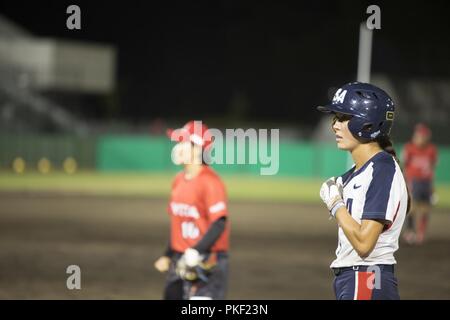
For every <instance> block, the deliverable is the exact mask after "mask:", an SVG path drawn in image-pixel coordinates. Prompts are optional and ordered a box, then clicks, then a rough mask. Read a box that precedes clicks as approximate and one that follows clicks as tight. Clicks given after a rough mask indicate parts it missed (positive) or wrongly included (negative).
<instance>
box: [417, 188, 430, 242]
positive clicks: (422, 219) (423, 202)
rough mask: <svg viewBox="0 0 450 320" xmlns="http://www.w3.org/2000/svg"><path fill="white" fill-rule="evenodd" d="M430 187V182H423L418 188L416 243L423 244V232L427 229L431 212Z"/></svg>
mask: <svg viewBox="0 0 450 320" xmlns="http://www.w3.org/2000/svg"><path fill="white" fill-rule="evenodd" d="M431 198H432V187H431V182H429V181H423V182H421V187H420V197H419V199H418V200H419V201H420V203H419V208H420V209H419V215H418V217H417V243H419V244H421V243H423V241H424V239H425V232H426V230H427V227H428V221H429V217H430V212H431Z"/></svg>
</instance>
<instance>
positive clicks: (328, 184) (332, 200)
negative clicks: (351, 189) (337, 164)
mask: <svg viewBox="0 0 450 320" xmlns="http://www.w3.org/2000/svg"><path fill="white" fill-rule="evenodd" d="M320 197H321V198H322V201H323V202H324V203H325V204H326V206H327V208H328V210H329V211H330V215H331V216H333V217H334V218H335V217H336V212H337V210H338V209H339V208H341V207H344V206H345V203H344V200H343V199H342V198H343V186H342V179H341V177H339V178H337V179H336V178H335V177H332V178H330V179H328V180H327V181H325V182H324V183H323V184H322V187H321V188H320Z"/></svg>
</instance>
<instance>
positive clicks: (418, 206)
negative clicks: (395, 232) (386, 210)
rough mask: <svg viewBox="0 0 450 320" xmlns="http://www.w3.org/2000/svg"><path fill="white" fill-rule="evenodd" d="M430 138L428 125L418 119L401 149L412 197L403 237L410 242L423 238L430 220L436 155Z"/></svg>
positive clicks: (418, 242)
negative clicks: (409, 138) (409, 137)
mask: <svg viewBox="0 0 450 320" xmlns="http://www.w3.org/2000/svg"><path fill="white" fill-rule="evenodd" d="M430 140H431V130H430V128H428V127H427V126H426V125H425V124H423V123H419V124H417V125H416V126H415V129H414V133H413V136H412V139H411V141H410V142H409V143H407V144H406V145H405V147H404V151H403V163H404V168H405V173H406V180H407V183H408V186H409V190H410V192H411V195H412V200H413V201H412V208H411V214H410V215H409V216H408V221H407V224H406V230H405V232H404V239H405V241H406V242H407V243H409V244H413V243H417V244H421V243H422V242H423V241H424V238H425V232H426V229H427V225H428V222H429V217H430V212H431V206H432V199H433V193H434V186H433V178H434V171H435V168H436V163H437V158H438V153H437V148H436V146H435V145H434V144H433V143H431V141H430Z"/></svg>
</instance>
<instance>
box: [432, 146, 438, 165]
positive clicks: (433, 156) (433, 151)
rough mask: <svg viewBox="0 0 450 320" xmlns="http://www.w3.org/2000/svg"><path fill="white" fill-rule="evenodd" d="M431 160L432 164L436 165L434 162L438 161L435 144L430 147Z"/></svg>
mask: <svg viewBox="0 0 450 320" xmlns="http://www.w3.org/2000/svg"><path fill="white" fill-rule="evenodd" d="M431 150H432V152H431V161H432V163H433V166H436V163H437V161H438V152H437V148H436V146H435V145H433V148H432V149H431Z"/></svg>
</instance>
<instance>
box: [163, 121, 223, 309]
mask: <svg viewBox="0 0 450 320" xmlns="http://www.w3.org/2000/svg"><path fill="white" fill-rule="evenodd" d="M167 133H168V135H169V137H170V138H171V140H172V141H178V143H177V144H176V145H175V147H174V148H173V151H172V161H173V162H174V163H175V164H176V165H182V166H184V170H183V171H181V172H180V173H178V175H177V176H176V177H175V180H174V181H173V184H172V190H171V195H170V203H169V207H168V211H169V214H170V219H171V225H170V241H169V246H168V248H167V250H166V252H165V253H164V254H163V256H161V257H160V258H159V259H158V260H157V261H156V262H155V268H156V269H157V270H158V271H160V272H168V275H167V280H166V287H165V290H164V299H167V300H181V299H187V300H189V299H192V300H193V299H196V300H199V299H201V300H211V299H224V298H225V292H226V284H227V281H228V279H227V275H228V253H227V252H228V247H229V240H228V239H229V232H230V230H229V229H230V226H229V223H228V221H227V220H228V211H227V196H226V191H225V185H224V184H223V182H222V180H221V178H220V177H219V176H218V175H217V173H215V172H214V170H213V169H211V168H210V167H209V165H207V164H206V161H205V158H204V155H205V154H206V153H204V152H203V151H205V150H206V151H208V150H210V149H209V148H210V146H211V143H212V137H211V136H210V135H209V133H208V127H207V126H206V125H204V124H202V123H201V122H200V121H190V122H188V123H187V124H186V125H185V126H184V127H183V128H181V129H178V130H175V131H174V130H168V132H167Z"/></svg>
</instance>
